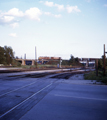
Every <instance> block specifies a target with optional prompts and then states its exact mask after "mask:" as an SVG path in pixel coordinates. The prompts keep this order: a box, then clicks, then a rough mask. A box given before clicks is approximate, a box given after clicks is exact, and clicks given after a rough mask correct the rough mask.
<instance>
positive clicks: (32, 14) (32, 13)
mask: <svg viewBox="0 0 107 120" xmlns="http://www.w3.org/2000/svg"><path fill="white" fill-rule="evenodd" d="M41 14H42V12H41V11H40V10H39V9H38V8H36V7H34V8H30V9H29V10H26V11H25V16H26V17H27V18H29V19H31V20H37V21H40V18H39V16H40V15H41Z"/></svg>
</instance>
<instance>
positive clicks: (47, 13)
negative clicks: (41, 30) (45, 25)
mask: <svg viewBox="0 0 107 120" xmlns="http://www.w3.org/2000/svg"><path fill="white" fill-rule="evenodd" d="M44 14H45V15H49V16H50V15H52V14H51V13H50V12H44Z"/></svg>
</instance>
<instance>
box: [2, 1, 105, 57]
mask: <svg viewBox="0 0 107 120" xmlns="http://www.w3.org/2000/svg"><path fill="white" fill-rule="evenodd" d="M104 44H105V48H106V51H107V0H48V1H47V0H46V1H45V0H42V1H40V0H0V46H2V47H4V46H5V45H6V46H11V47H12V49H13V51H14V52H15V56H18V57H19V58H21V57H22V58H24V55H25V54H26V58H27V59H35V47H36V52H37V57H39V56H50V57H61V58H62V59H70V56H71V55H73V56H74V57H79V58H100V57H101V56H102V55H103V46H104Z"/></svg>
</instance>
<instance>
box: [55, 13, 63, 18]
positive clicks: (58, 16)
mask: <svg viewBox="0 0 107 120" xmlns="http://www.w3.org/2000/svg"><path fill="white" fill-rule="evenodd" d="M61 16H62V15H61V14H59V15H54V17H55V18H60V17H61Z"/></svg>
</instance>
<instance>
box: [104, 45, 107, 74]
mask: <svg viewBox="0 0 107 120" xmlns="http://www.w3.org/2000/svg"><path fill="white" fill-rule="evenodd" d="M105 53H107V52H105V44H104V58H103V59H104V60H103V64H104V71H103V76H105V75H106V63H105V60H106V56H105Z"/></svg>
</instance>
